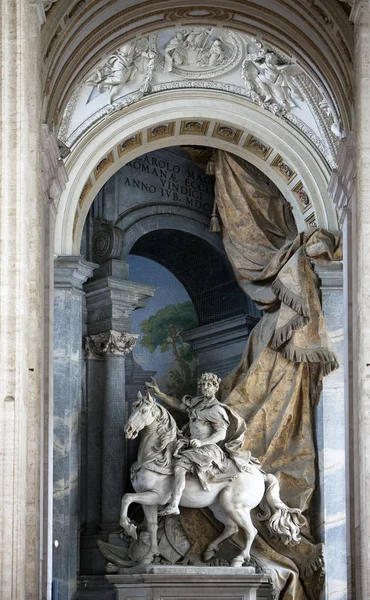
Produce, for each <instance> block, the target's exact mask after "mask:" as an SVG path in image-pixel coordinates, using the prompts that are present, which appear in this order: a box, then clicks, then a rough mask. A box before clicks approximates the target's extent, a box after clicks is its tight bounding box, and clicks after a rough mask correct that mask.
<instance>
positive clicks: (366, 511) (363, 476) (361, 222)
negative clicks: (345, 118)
mask: <svg viewBox="0 0 370 600" xmlns="http://www.w3.org/2000/svg"><path fill="white" fill-rule="evenodd" d="M351 18H352V20H353V22H354V24H355V65H354V66H355V110H356V144H355V145H356V163H357V186H356V187H357V190H356V203H355V206H354V207H353V231H352V235H353V263H352V270H353V273H354V274H355V282H354V288H355V294H354V299H353V300H354V305H353V322H352V326H353V330H354V338H353V373H354V387H353V458H352V465H351V468H352V470H353V474H354V477H353V487H352V490H353V501H354V502H353V504H354V510H353V520H352V524H351V525H352V527H351V529H352V535H353V556H352V559H353V564H354V577H353V579H354V581H355V587H356V589H355V597H356V598H359V599H360V598H361V599H363V600H365V598H366V599H367V598H369V597H370V508H369V498H370V263H369V256H370V112H369V94H370V8H369V1H368V0H366V1H364V0H355V2H354V6H353V10H352V14H351Z"/></svg>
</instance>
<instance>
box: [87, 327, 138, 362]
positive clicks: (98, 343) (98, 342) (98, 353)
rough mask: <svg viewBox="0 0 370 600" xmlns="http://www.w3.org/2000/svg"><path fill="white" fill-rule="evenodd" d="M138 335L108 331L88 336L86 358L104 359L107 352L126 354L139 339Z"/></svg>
mask: <svg viewBox="0 0 370 600" xmlns="http://www.w3.org/2000/svg"><path fill="white" fill-rule="evenodd" d="M138 337H139V336H138V335H137V334H133V333H125V332H123V333H122V332H119V331H107V332H106V333H98V334H97V335H90V336H87V337H86V343H85V350H86V358H88V359H102V358H104V356H106V355H107V354H112V355H115V356H126V354H128V353H129V352H131V351H132V350H133V349H134V347H135V344H136V342H137V340H138Z"/></svg>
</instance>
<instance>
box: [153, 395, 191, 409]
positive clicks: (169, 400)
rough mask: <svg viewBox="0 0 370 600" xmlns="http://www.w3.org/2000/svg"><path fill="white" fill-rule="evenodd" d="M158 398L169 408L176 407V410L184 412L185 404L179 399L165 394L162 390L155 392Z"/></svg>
mask: <svg viewBox="0 0 370 600" xmlns="http://www.w3.org/2000/svg"><path fill="white" fill-rule="evenodd" d="M157 396H158V398H160V399H161V400H163V402H165V403H166V404H168V406H171V408H176V410H181V411H182V412H186V406H184V404H183V403H182V401H181V400H177V398H173V397H172V396H167V394H165V393H164V392H160V393H159V394H157Z"/></svg>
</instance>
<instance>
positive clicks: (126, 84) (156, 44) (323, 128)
mask: <svg viewBox="0 0 370 600" xmlns="http://www.w3.org/2000/svg"><path fill="white" fill-rule="evenodd" d="M182 88H184V89H194V88H201V89H203V90H221V91H224V92H227V93H232V94H237V95H241V96H243V98H245V99H246V100H247V101H249V102H253V103H255V104H258V105H259V106H260V107H262V108H263V109H264V110H268V111H269V112H271V113H273V114H274V115H276V116H278V117H280V118H284V119H287V120H289V121H290V122H291V123H294V125H295V126H296V127H298V129H300V130H301V131H302V132H303V133H304V134H305V135H306V136H307V137H308V138H309V139H310V140H311V141H312V142H313V143H314V144H315V145H316V147H317V148H318V149H319V151H320V152H321V153H322V154H323V155H324V156H325V158H326V160H327V161H328V162H329V163H330V164H334V163H335V153H336V147H337V144H338V140H339V139H340V138H341V135H342V129H343V128H342V123H341V118H340V114H339V112H338V109H337V107H335V106H334V105H333V104H332V102H331V101H330V99H328V98H326V97H325V95H323V92H322V90H319V89H318V88H317V86H316V84H315V82H314V81H313V80H312V79H311V78H310V76H309V75H308V74H307V73H306V72H305V71H304V69H303V67H302V66H301V65H300V64H299V62H298V60H297V59H296V58H294V57H291V56H288V55H286V54H284V53H282V52H281V50H279V49H277V48H275V47H273V46H271V45H270V44H267V43H265V42H262V41H261V40H259V39H257V38H255V37H253V36H250V35H246V34H241V33H240V32H235V31H233V30H232V29H230V28H228V29H223V28H218V27H188V28H184V27H182V28H179V27H174V28H171V29H166V30H159V31H158V32H155V33H151V34H150V35H147V36H143V37H141V38H138V39H136V40H135V41H132V42H129V43H126V44H124V45H123V46H121V47H119V48H117V50H116V51H114V52H112V54H110V55H109V56H108V57H105V58H104V59H103V60H101V61H100V63H99V64H97V65H96V66H95V67H94V69H92V71H90V73H89V74H88V75H87V76H86V77H85V78H84V80H83V81H81V82H80V84H79V85H78V86H77V87H76V88H75V91H74V93H73V96H72V97H71V100H70V102H69V104H68V105H67V107H66V110H65V113H64V116H63V119H62V123H61V126H60V129H59V133H58V137H59V138H60V139H61V140H63V141H64V142H65V143H67V145H68V146H69V147H70V146H71V145H73V144H74V143H75V142H76V141H77V140H78V139H79V138H80V137H81V136H82V135H83V134H84V132H85V131H86V130H87V129H88V128H90V127H91V126H92V125H95V124H97V123H98V122H99V121H100V120H101V119H103V118H105V117H106V116H107V115H109V114H110V113H111V112H115V111H119V110H121V109H122V108H125V107H127V106H130V105H132V104H134V103H136V102H138V101H139V100H141V99H142V98H143V97H144V96H146V95H149V94H154V93H160V92H162V91H168V90H178V89H182ZM182 133H183V132H182ZM189 133H190V131H189ZM199 133H200V134H202V135H206V133H203V132H202V131H201V130H200V131H199Z"/></svg>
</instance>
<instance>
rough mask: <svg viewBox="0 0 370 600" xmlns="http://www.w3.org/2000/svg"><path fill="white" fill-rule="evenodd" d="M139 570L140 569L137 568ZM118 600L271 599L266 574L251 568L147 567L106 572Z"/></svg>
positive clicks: (269, 585)
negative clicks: (134, 571)
mask: <svg viewBox="0 0 370 600" xmlns="http://www.w3.org/2000/svg"><path fill="white" fill-rule="evenodd" d="M137 571H140V568H138V569H137ZM107 579H108V581H109V582H110V583H111V584H112V585H113V586H114V587H115V588H116V590H117V600H133V599H134V598H135V600H188V599H189V600H215V599H216V598H217V600H256V599H257V598H259V599H262V598H264V599H265V600H271V598H272V596H271V584H270V581H269V579H268V577H266V576H264V575H256V574H255V572H254V569H253V568H251V567H244V568H235V569H233V568H231V567H185V566H184V567H181V566H180V567H176V566H149V567H146V568H142V569H141V572H137V573H133V572H132V570H131V573H128V574H127V575H107Z"/></svg>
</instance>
